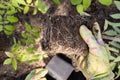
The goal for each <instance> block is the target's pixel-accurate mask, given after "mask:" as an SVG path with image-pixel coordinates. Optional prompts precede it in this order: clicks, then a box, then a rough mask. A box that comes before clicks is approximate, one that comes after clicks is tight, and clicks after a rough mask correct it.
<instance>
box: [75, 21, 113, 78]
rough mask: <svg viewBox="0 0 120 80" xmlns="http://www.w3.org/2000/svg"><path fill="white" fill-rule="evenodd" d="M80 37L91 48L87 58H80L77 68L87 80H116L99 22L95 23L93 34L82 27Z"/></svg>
mask: <svg viewBox="0 0 120 80" xmlns="http://www.w3.org/2000/svg"><path fill="white" fill-rule="evenodd" d="M79 31H80V35H81V37H82V38H83V40H84V41H85V42H86V44H87V45H88V47H89V53H88V55H87V56H80V57H79V58H78V60H77V66H78V67H79V70H80V71H82V73H83V74H84V76H85V77H86V78H87V80H114V79H113V77H114V74H113V73H112V69H111V66H110V62H109V55H110V53H109V51H108V50H107V49H106V47H105V44H104V42H103V40H102V38H101V31H100V28H99V25H98V23H97V22H95V23H94V26H93V33H94V36H95V37H94V36H93V34H92V32H91V31H90V30H89V29H88V28H87V27H86V26H85V25H82V26H80V29H79Z"/></svg>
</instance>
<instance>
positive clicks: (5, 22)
mask: <svg viewBox="0 0 120 80" xmlns="http://www.w3.org/2000/svg"><path fill="white" fill-rule="evenodd" d="M0 9H1V10H0V32H1V31H3V32H4V33H5V34H6V35H11V34H12V33H13V31H14V30H15V29H16V27H15V26H14V25H13V24H14V23H16V22H18V18H17V17H15V16H14V14H15V13H17V11H16V9H15V7H14V6H12V5H11V4H10V3H9V2H1V3H0Z"/></svg>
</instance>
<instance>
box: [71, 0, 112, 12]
mask: <svg viewBox="0 0 120 80" xmlns="http://www.w3.org/2000/svg"><path fill="white" fill-rule="evenodd" d="M98 1H99V3H101V4H102V5H105V6H109V5H110V4H112V0H98ZM70 2H71V4H72V5H75V6H76V10H77V12H78V13H80V14H84V13H85V12H84V11H86V10H87V9H88V8H89V7H90V5H91V0H70Z"/></svg>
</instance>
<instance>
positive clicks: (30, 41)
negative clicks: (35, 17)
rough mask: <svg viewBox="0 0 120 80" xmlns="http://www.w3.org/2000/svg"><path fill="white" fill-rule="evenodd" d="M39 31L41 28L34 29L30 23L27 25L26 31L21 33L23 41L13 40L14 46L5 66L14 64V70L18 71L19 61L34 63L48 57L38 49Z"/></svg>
mask: <svg viewBox="0 0 120 80" xmlns="http://www.w3.org/2000/svg"><path fill="white" fill-rule="evenodd" d="M39 31H40V28H39V27H37V26H35V27H33V28H32V27H31V26H30V25H29V24H28V23H25V31H23V32H22V33H21V36H22V39H21V40H19V41H17V40H16V39H15V38H13V41H14V45H13V46H12V47H11V50H10V51H9V52H6V55H7V56H8V58H7V59H6V60H5V61H4V64H12V66H13V68H14V69H15V70H17V62H18V61H19V62H26V61H27V62H28V63H32V62H35V61H39V60H42V59H43V58H44V57H47V54H45V53H42V52H41V51H39V49H38V47H36V44H37V42H36V39H37V38H40V34H39Z"/></svg>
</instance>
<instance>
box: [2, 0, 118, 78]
mask: <svg viewBox="0 0 120 80" xmlns="http://www.w3.org/2000/svg"><path fill="white" fill-rule="evenodd" d="M61 2H62V3H61V5H59V6H58V5H55V4H54V3H53V2H52V1H48V2H47V4H48V5H50V8H49V10H48V11H47V13H46V14H42V13H40V12H39V13H38V14H37V15H35V16H33V15H32V14H31V13H28V14H26V15H23V14H22V13H18V14H16V16H17V17H18V18H19V20H20V21H19V23H17V24H16V26H17V27H18V29H19V27H21V26H23V23H24V22H25V21H27V22H29V23H30V25H32V26H39V27H40V28H41V32H40V33H41V36H42V40H40V42H39V43H40V45H41V50H43V51H45V52H47V53H48V55H49V56H54V55H56V54H59V53H62V54H64V55H65V56H68V57H70V55H72V54H75V55H78V56H80V55H86V54H87V53H88V47H87V45H86V44H85V42H84V41H83V40H82V38H81V37H80V35H79V27H80V25H82V24H84V25H86V26H87V27H88V28H89V29H90V30H91V28H92V26H93V23H94V22H98V23H99V25H100V26H101V27H100V28H101V30H102V31H103V26H104V21H105V19H108V20H111V21H115V20H113V19H111V17H109V15H110V14H113V13H116V12H119V11H118V10H117V9H116V7H115V4H114V3H113V4H112V5H110V6H108V7H106V6H103V5H101V4H100V3H98V2H97V0H92V4H91V6H90V8H89V9H88V10H87V11H86V12H87V13H89V14H90V15H91V16H81V15H79V14H78V13H77V11H76V8H75V6H73V5H71V3H70V1H69V0H61ZM13 36H14V37H17V38H18V39H19V38H20V36H19V32H18V31H16V32H15V33H14V34H13V35H11V36H6V35H5V34H4V33H2V32H1V33H0V80H24V79H25V77H26V75H27V74H28V73H29V72H30V71H31V70H32V69H35V68H37V67H42V66H44V65H45V64H44V63H41V64H40V63H39V64H37V65H36V64H34V65H28V64H27V63H19V65H18V70H17V71H15V70H13V69H12V66H11V65H3V61H4V60H5V59H6V58H7V56H6V55H5V53H4V52H5V51H7V50H9V47H10V46H11V45H12V39H11V37H13ZM103 39H104V37H103ZM106 42H107V41H106ZM71 61H72V58H71ZM48 62H49V61H48ZM115 71H117V70H116V69H115ZM79 75H81V76H82V77H83V75H82V73H80V72H74V73H73V74H72V76H71V77H70V79H69V80H71V79H74V80H79V79H80V77H81V76H79ZM47 78H48V80H53V79H52V78H50V76H49V75H47ZM80 80H82V79H80ZM83 80H85V78H84V77H83Z"/></svg>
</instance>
